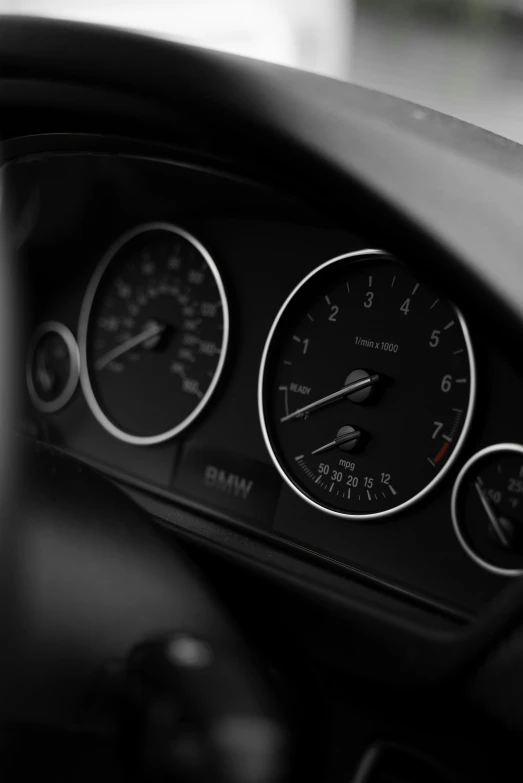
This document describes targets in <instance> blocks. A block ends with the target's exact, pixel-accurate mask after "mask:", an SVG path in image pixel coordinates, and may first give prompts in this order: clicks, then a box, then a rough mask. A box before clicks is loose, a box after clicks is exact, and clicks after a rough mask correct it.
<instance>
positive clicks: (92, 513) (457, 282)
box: [0, 18, 523, 783]
mask: <svg viewBox="0 0 523 783" xmlns="http://www.w3.org/2000/svg"><path fill="white" fill-rule="evenodd" d="M0 66H1V69H2V74H3V79H4V82H3V83H2V84H0V98H2V100H3V102H4V105H10V102H11V105H14V104H16V103H18V104H20V103H23V101H24V100H26V96H27V95H30V94H31V95H32V96H33V98H31V102H32V106H33V109H32V110H33V111H34V106H35V99H34V95H35V93H34V89H35V85H36V87H38V85H39V81H40V82H41V85H40V88H41V90H42V91H41V93H40V94H39V100H40V103H41V104H45V101H46V100H47V99H49V100H51V96H52V90H50V92H49V94H48V95H47V94H46V92H45V91H46V90H47V89H48V86H49V85H52V84H53V82H54V83H61V84H65V83H67V84H68V85H69V89H70V99H71V102H72V104H74V101H75V94H74V88H75V86H77V87H78V89H79V91H80V92H81V94H82V96H85V95H87V94H88V90H89V89H91V88H92V89H94V88H96V89H101V88H103V89H104V90H105V91H106V94H107V100H108V102H110V100H111V96H112V97H113V98H114V96H116V95H118V93H119V92H120V93H121V94H125V95H126V96H127V97H129V96H130V98H131V99H132V100H133V101H135V102H136V103H137V105H138V104H140V102H142V103H141V104H140V105H142V107H143V109H144V111H145V110H146V108H147V106H149V109H150V116H149V120H150V122H151V123H152V124H155V126H156V127H157V128H160V127H161V129H162V130H161V131H159V132H163V133H164V135H168V133H170V132H171V130H172V128H173V127H177V126H181V130H180V127H178V130H179V132H180V138H182V139H183V138H184V134H185V136H186V138H187V140H189V139H191V140H192V142H193V144H195V145H200V146H201V147H202V148H205V149H206V151H207V154H209V155H212V154H213V152H214V151H216V150H218V149H220V151H221V153H222V154H223V153H224V151H225V153H227V154H229V155H230V156H231V157H234V160H235V161H237V162H238V164H240V163H242V164H244V165H246V166H249V167H251V168H253V160H254V161H256V159H257V158H261V159H263V161H264V163H266V164H267V172H270V176H271V177H272V179H273V181H274V182H279V184H280V185H281V186H282V187H286V188H289V187H290V183H292V182H293V183H294V188H295V189H296V188H297V183H298V182H299V183H300V187H302V188H303V193H305V194H306V195H307V198H309V199H310V200H311V202H316V203H319V202H321V201H323V202H327V203H329V206H331V207H332V212H333V214H338V215H339V214H342V212H343V210H344V209H345V203H346V202H345V200H344V199H345V195H346V194H347V193H349V194H352V193H354V192H355V190H356V192H358V193H359V194H360V198H359V199H358V203H354V199H353V200H352V202H351V203H352V204H353V205H354V211H355V213H356V214H357V215H358V219H360V222H361V225H362V227H368V226H369V225H371V223H374V222H375V221H376V220H377V219H379V220H380V221H381V225H382V233H383V236H384V239H385V241H386V243H387V245H388V246H390V247H391V248H393V249H394V250H396V251H397V252H398V253H399V254H403V255H407V256H408V254H409V242H410V241H411V240H412V239H413V238H415V240H416V244H417V247H422V248H424V250H425V254H424V260H425V261H426V262H427V263H432V264H433V265H434V277H435V279H437V278H438V276H440V277H445V276H447V278H448V277H449V276H451V277H452V279H453V280H454V287H455V289H456V291H461V292H465V291H472V292H473V294H474V296H475V297H476V299H477V301H478V303H480V304H483V305H485V306H488V308H489V313H490V314H491V318H492V328H493V330H497V331H498V332H499V333H500V334H504V335H509V336H510V337H509V340H508V342H507V340H505V344H506V345H508V346H510V345H514V344H519V341H520V340H521V337H522V334H523V294H522V289H521V285H520V283H519V275H520V271H519V270H520V266H519V253H520V247H521V244H518V239H520V238H521V237H519V233H521V229H519V233H518V230H517V229H516V228H515V226H516V224H518V223H519V222H520V219H519V209H520V206H519V205H520V204H521V203H522V200H523V199H521V198H520V196H522V195H523V186H522V185H521V184H520V183H519V182H517V183H516V182H515V181H514V180H513V179H511V178H510V177H509V176H508V175H507V174H506V172H505V171H504V163H502V165H500V166H499V167H498V169H497V171H496V172H494V173H493V172H492V168H491V165H490V162H489V161H488V160H486V159H485V157H484V156H482V155H481V154H477V155H475V154H474V151H472V155H471V156H470V157H466V156H465V157H464V158H463V159H461V158H459V159H458V156H457V153H458V151H459V150H460V149H462V147H463V146H464V145H465V142H464V141H463V139H462V137H460V134H459V133H457V134H455V135H454V136H453V138H452V141H451V142H450V144H448V145H447V147H445V146H444V144H443V142H442V137H444V136H445V133H449V131H448V128H449V125H445V123H444V122H443V121H438V120H437V118H436V119H435V121H434V124H433V125H432V126H431V128H432V130H431V133H432V137H431V138H429V139H428V140H427V138H425V137H422V136H420V135H419V131H418V127H417V123H418V124H419V122H420V120H419V118H418V119H416V118H415V117H414V115H413V114H412V110H411V108H409V105H408V104H402V103H400V104H393V105H392V106H391V104H390V102H388V100H387V99H386V98H385V97H384V96H377V95H372V94H368V93H366V92H365V91H362V90H358V89H357V88H353V87H348V86H344V85H342V84H338V83H334V82H332V83H331V82H324V81H323V80H322V79H320V78H319V77H315V76H312V75H305V74H297V73H294V72H292V71H290V70H288V69H284V68H278V67H277V66H270V65H263V64H261V63H255V62H252V61H248V60H242V59H241V58H234V57H228V56H225V55H218V54H213V53H209V52H204V51H199V50H197V49H192V48H190V47H184V46H181V45H173V44H168V43H164V42H161V41H156V40H152V39H148V38H146V37H142V36H138V35H134V34H130V33H124V32H119V31H114V30H113V31H110V30H105V29H101V28H96V27H91V26H88V25H74V24H67V23H56V22H44V21H36V20H23V19H17V18H11V19H5V20H3V22H2V28H1V31H0ZM171 77H176V78H174V79H173V78H171ZM10 82H11V88H12V85H13V84H17V85H18V86H19V89H20V86H21V87H22V88H23V90H25V91H26V93H24V94H22V93H21V92H20V91H19V92H18V93H17V94H16V95H14V93H13V91H12V89H11V92H9V90H10ZM44 82H45V86H42V85H44ZM31 91H33V92H31ZM6 96H7V97H6ZM37 102H38V101H36V103H37ZM148 102H149V103H148ZM78 111H79V113H80V111H81V109H80V108H79V109H78ZM82 111H83V112H84V113H83V115H82V116H83V117H84V116H85V111H86V109H85V106H84V107H83V109H82ZM391 113H392V115H393V116H392V122H391ZM187 118H190V121H188V120H187ZM6 125H7V127H9V118H7V120H6ZM39 127H44V129H45V118H43V117H41V116H37V115H36V114H35V130H37V129H39ZM192 133H198V134H199V135H198V137H197V138H195V137H194V136H192V135H191V134H192ZM438 134H439V135H438ZM469 138H470V137H469ZM472 138H475V137H472ZM438 145H440V146H439V147H438ZM506 154H507V153H506V152H502V151H499V157H500V158H501V159H503V160H504V157H503V156H505V155H506ZM489 167H490V168H489ZM254 168H256V166H255V165H254ZM457 170H459V171H457ZM428 174H430V177H431V178H432V179H430V180H429V181H430V182H431V185H430V186H429V187H427V185H426V183H427V175H428ZM267 176H269V173H267ZM446 176H447V177H450V176H452V182H453V183H454V184H453V200H452V201H451V202H449V200H448V187H449V186H448V183H445V177H446ZM487 182H488V186H489V188H490V189H491V192H492V194H493V195H492V199H494V198H496V199H497V200H498V201H497V208H496V209H495V210H494V211H493V214H490V215H489V220H488V221H487V220H486V219H485V221H483V220H482V217H485V218H486V213H487V210H486V205H484V204H483V203H478V200H477V199H476V200H475V202H474V205H475V210H472V209H470V203H471V202H470V199H471V198H472V197H473V194H474V193H477V189H478V187H480V186H482V185H484V184H485V183H487ZM445 194H447V198H446V195H445ZM490 206H492V200H491V202H490ZM457 207H459V208H460V209H461V212H459V209H458V208H457ZM458 212H459V219H458ZM491 212H492V210H491ZM516 213H517V215H516ZM516 217H517V219H516ZM487 226H488V227H487ZM4 228H7V229H8V226H4ZM500 244H502V246H503V251H504V252H503V254H502V259H503V260H502V261H500V262H499V264H498V265H497V267H496V269H493V268H492V264H491V258H492V250H493V248H494V247H496V249H497V250H499V247H500ZM6 247H7V248H8V239H7V240H6V241H5V242H4V252H3V255H4V258H3V263H2V264H1V265H0V274H1V276H2V280H1V283H2V284H1V285H0V297H2V302H0V318H1V319H4V321H5V322H3V323H1V324H0V340H1V342H0V361H1V366H2V368H3V377H4V379H7V378H10V377H12V376H14V375H15V374H16V373H13V369H12V368H13V367H16V365H15V362H14V352H13V340H12V336H13V335H14V334H16V333H17V332H18V331H19V326H18V321H17V319H18V318H19V313H17V312H15V311H14V309H13V308H12V307H10V306H9V304H10V303H12V301H14V300H15V299H14V297H13V296H12V295H11V293H10V292H12V290H13V281H12V280H11V279H10V261H9V258H8V256H9V252H8V251H7V250H6V249H5V248H6ZM497 258H498V259H499V258H500V254H499V252H498V254H497ZM436 262H437V264H438V267H437V268H436V266H435V265H436ZM2 395H3V396H2V399H1V400H0V416H1V422H0V423H1V425H2V429H1V432H2V433H4V434H3V436H2V437H1V438H0V443H1V446H2V448H3V453H2V455H1V456H2V458H1V459H0V467H1V469H2V475H1V476H0V479H1V480H2V490H3V491H2V498H3V508H4V509H5V513H4V514H3V520H2V525H3V529H2V546H1V548H0V557H1V568H0V573H1V575H2V577H1V578H2V585H3V593H2V595H3V597H4V600H3V602H2V617H1V622H2V629H3V636H4V640H8V643H6V644H4V645H3V647H2V659H1V665H0V676H1V678H2V683H1V694H2V696H1V700H0V701H1V703H0V711H1V712H2V714H3V716H4V719H5V720H6V721H9V723H10V724H11V725H12V724H13V723H14V724H17V725H21V724H23V725H25V726H28V725H29V726H36V727H39V728H40V729H41V728H42V727H45V729H46V730H47V731H60V732H63V731H66V732H68V733H69V734H70V735H71V734H74V735H75V736H77V735H87V736H89V737H91V738H95V739H97V740H100V739H103V740H109V739H110V740H111V741H112V742H113V743H114V742H115V741H116V740H117V741H118V743H120V744H119V746H118V747H120V748H121V747H124V748H125V753H124V754H123V758H125V760H126V764H127V766H126V767H125V770H126V774H131V773H132V774H133V775H137V774H138V773H139V772H140V773H141V772H144V774H147V775H150V774H152V772H151V770H154V772H156V773H157V774H159V775H167V774H171V773H174V772H176V773H178V774H179V775H180V774H181V775H185V776H186V777H188V778H193V779H201V780H206V779H212V780H218V781H219V780H224V781H225V780H227V781H232V782H233V783H234V782H235V781H238V783H242V782H243V781H252V783H258V782H259V783H265V781H275V780H278V779H279V778H280V777H281V776H282V775H283V774H284V771H285V747H286V741H285V732H284V729H283V727H282V723H281V720H280V719H279V717H278V716H277V712H276V710H275V707H274V703H273V700H272V698H271V697H270V695H269V692H268V689H267V686H266V683H265V682H264V678H263V676H262V675H261V673H260V668H259V666H258V664H257V663H256V662H255V661H254V659H253V656H252V655H251V653H250V652H249V651H248V650H247V649H246V647H245V644H244V642H243V641H242V638H241V634H240V633H239V632H238V630H237V629H236V628H235V627H234V624H233V623H232V622H231V620H230V618H229V617H228V616H227V613H226V611H225V609H224V608H223V607H222V606H220V605H219V602H218V601H217V600H216V599H215V598H214V596H213V595H212V594H211V592H210V591H209V589H208V588H207V587H206V586H205V584H204V580H203V578H202V576H201V575H200V574H199V573H198V572H197V570H196V569H195V567H194V565H192V564H191V563H189V562H188V561H187V560H186V558H185V557H184V556H183V555H182V553H181V552H180V551H179V550H178V549H177V548H176V547H175V545H174V544H173V542H172V539H171V538H170V537H167V536H166V535H164V534H163V533H162V532H161V531H159V530H157V529H155V528H153V527H152V526H151V525H150V523H149V522H148V520H147V519H146V518H145V517H144V516H143V515H142V514H141V512H140V511H139V510H138V508H137V507H136V506H135V505H134V504H133V503H132V502H131V501H130V500H129V499H128V498H127V497H126V496H124V495H123V493H121V492H120V491H119V490H118V489H117V488H115V487H114V486H113V485H112V484H110V483H109V482H108V481H107V480H105V479H103V478H101V477H100V476H98V475H97V474H95V473H94V472H93V471H91V470H89V469H87V468H86V467H85V466H83V465H81V464H79V463H76V462H74V461H73V460H71V459H68V458H65V457H64V456H62V455H60V454H58V453H56V452H55V451H53V450H52V449H50V448H48V447H44V446H41V445H39V446H34V445H31V444H22V445H21V446H20V444H18V446H19V449H18V450H19V451H20V453H21V458H20V460H19V462H18V463H13V461H12V460H11V459H10V455H11V454H12V453H13V451H12V450H13V439H12V438H11V437H9V436H8V435H7V434H5V433H8V430H9V422H10V421H12V420H13V419H14V418H15V412H14V398H15V396H16V395H15V394H14V393H13V390H12V389H9V388H8V387H7V386H6V384H5V383H4V385H3V386H2ZM8 457H9V458H8ZM13 464H15V466H16V467H17V473H18V482H17V485H18V494H17V495H16V497H15V498H12V497H9V495H10V494H11V493H10V492H9V491H8V490H11V489H12V486H13V480H12V478H13V477H12V472H13V470H12V466H13ZM522 605H523V589H522V586H521V584H519V583H517V582H516V583H514V585H513V587H512V588H511V589H510V590H508V591H506V592H505V593H504V595H503V596H502V597H501V598H500V599H499V601H498V603H497V604H496V606H493V607H491V608H489V609H488V610H487V611H485V612H484V614H483V615H482V616H481V618H479V619H478V621H477V623H476V624H475V625H474V627H473V628H472V629H471V630H470V631H467V633H463V634H462V635H461V637H460V639H459V643H455V644H453V645H452V646H451V645H449V647H448V650H447V651H446V655H445V656H444V659H442V660H441V661H440V668H439V670H438V673H437V677H439V678H440V679H441V680H444V679H445V680H447V681H448V680H451V679H452V678H454V679H455V680H456V681H457V680H458V678H461V679H460V681H466V682H467V683H469V686H470V687H472V688H473V689H474V691H475V693H476V696H477V698H480V699H481V700H482V701H483V703H484V705H486V706H487V708H488V709H490V710H491V711H492V712H493V713H494V714H496V715H497V717H498V719H500V720H503V721H505V722H507V723H508V724H509V725H511V726H514V725H515V726H517V727H518V728H519V727H522V726H523V713H522V711H521V707H520V704H521V700H520V699H519V698H518V699H511V700H508V699H505V698H504V695H505V694H506V692H507V691H506V690H505V689H506V688H507V687H508V683H509V682H516V684H517V686H518V690H517V693H518V694H519V693H520V690H519V687H520V682H521V676H522V675H521V672H522V671H523V669H522V667H521V666H520V665H519V664H518V658H519V651H520V649H521V645H522V644H523V642H522V639H523V631H522V629H521V627H520V625H519V623H518V614H519V613H520V611H521V607H522ZM427 676H428V675H427ZM432 676H433V677H434V678H436V675H435V674H434V672H432ZM471 684H472V685H471ZM502 694H503V697H502ZM122 743H123V744H122ZM148 779H151V778H150V777H149V778H148Z"/></svg>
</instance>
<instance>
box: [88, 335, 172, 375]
mask: <svg viewBox="0 0 523 783" xmlns="http://www.w3.org/2000/svg"><path fill="white" fill-rule="evenodd" d="M164 330H165V324H159V323H154V324H151V325H150V326H149V327H148V328H147V329H144V330H143V332H140V334H137V335H135V336H134V337H130V338H129V339H128V340H126V341H125V342H123V343H121V344H120V345H117V346H116V348H111V350H110V351H107V353H104V355H103V356H100V358H99V359H97V360H96V362H95V364H94V367H95V369H96V370H103V368H104V367H106V366H107V365H108V364H110V363H111V362H112V361H113V360H114V359H118V357H119V356H123V354H124V353H127V351H131V350H132V349H133V348H136V346H137V345H141V344H142V343H145V342H146V341H147V340H150V339H151V337H156V335H157V334H161V333H162V332H163V331H164Z"/></svg>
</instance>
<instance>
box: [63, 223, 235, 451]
mask: <svg viewBox="0 0 523 783" xmlns="http://www.w3.org/2000/svg"><path fill="white" fill-rule="evenodd" d="M78 331H79V343H80V355H81V359H82V368H81V376H80V377H81V383H82V388H83V390H84V394H85V397H86V399H87V402H88V404H89V406H90V408H91V410H92V412H93V413H94V415H95V416H96V418H97V419H98V421H99V422H100V423H101V424H102V425H103V426H104V427H105V429H106V430H107V431H108V432H110V433H111V434H112V435H114V436H115V437H116V438H119V439H120V440H123V441H126V442H127V443H133V444H137V445H150V444H154V443H161V442H163V441H165V440H168V439H169V438H172V437H174V436H175V435H177V434H178V433H180V432H181V431H182V430H184V429H185V428H186V427H188V426H189V424H191V422H193V421H194V420H195V419H196V417H197V416H198V415H199V414H200V413H201V412H202V410H203V409H204V407H205V406H206V405H207V403H208V401H209V399H210V397H211V395H212V393H213V391H214V389H215V387H216V384H217V383H218V379H219V377H220V374H221V372H222V369H223V365H224V361H225V354H226V350H227V343H228V336H229V311H228V306H227V299H226V296H225V290H224V287H223V283H222V280H221V277H220V273H219V271H218V268H217V267H216V264H215V263H214V261H213V259H212V258H211V256H210V255H209V253H208V252H207V250H206V249H205V248H204V247H203V245H202V244H201V243H200V242H199V241H198V240H197V239H196V238H195V237H194V236H192V235H191V234H190V233H189V232H188V231H185V230H184V229H181V228H178V227H177V226H173V225H171V224H170V223H148V224H146V225H142V226H139V227H138V228H135V229H133V230H132V231H128V232H127V233H126V234H124V235H123V236H122V237H120V239H118V240H117V241H116V242H115V243H114V244H113V245H112V246H111V247H110V248H109V250H108V251H107V253H106V254H105V256H104V257H103V258H102V260H101V262H100V264H99V266H98V268H97V270H96V271H95V274H94V276H93V278H92V280H91V282H90V284H89V287H88V290H87V293H86V295H85V299H84V302H83V305H82V310H81V314H80V324H79V330H78Z"/></svg>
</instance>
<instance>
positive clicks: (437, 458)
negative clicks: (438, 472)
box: [434, 441, 449, 465]
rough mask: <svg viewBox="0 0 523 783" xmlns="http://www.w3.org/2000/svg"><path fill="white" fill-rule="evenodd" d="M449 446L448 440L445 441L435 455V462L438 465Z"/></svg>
mask: <svg viewBox="0 0 523 783" xmlns="http://www.w3.org/2000/svg"><path fill="white" fill-rule="evenodd" d="M448 447H449V443H448V441H445V443H444V444H443V446H442V447H441V448H440V450H439V451H438V453H437V454H436V456H435V457H434V464H435V465H437V464H438V462H439V461H440V460H441V459H442V458H443V457H444V456H445V454H446V452H447V449H448Z"/></svg>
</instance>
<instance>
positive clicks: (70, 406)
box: [6, 136, 523, 622]
mask: <svg viewBox="0 0 523 783" xmlns="http://www.w3.org/2000/svg"><path fill="white" fill-rule="evenodd" d="M71 139H73V142H74V143H73V144H72V145H71V143H69V144H68V145H65V142H64V137H62V138H59V137H56V138H55V139H52V140H50V141H49V149H48V150H46V151H45V152H41V151H40V152H35V151H33V150H31V143H34V142H31V140H30V139H29V140H27V141H26V143H25V147H24V149H23V150H22V151H19V152H18V153H17V154H16V155H13V156H12V158H11V160H10V161H9V162H8V164H7V166H6V175H7V179H8V186H9V189H10V194H11V202H12V203H13V204H14V212H13V216H12V220H13V223H14V226H15V229H16V230H15V236H16V238H17V244H18V247H17V255H18V257H19V264H20V269H21V277H22V280H23V287H24V292H28V299H27V302H26V305H27V310H26V322H27V333H26V335H25V336H24V356H25V363H24V373H22V374H23V375H24V376H25V378H24V380H25V395H24V396H25V398H26V399H25V406H24V414H23V429H24V431H25V432H26V433H27V434H29V436H30V437H36V438H38V439H40V440H43V441H46V442H49V443H51V444H52V445H54V446H56V447H58V448H59V449H61V450H63V451H64V452H66V453H69V454H71V455H74V456H75V457H77V458H79V459H81V460H84V461H85V462H86V463H87V464H90V465H92V466H94V467H96V468H97V469H98V470H100V471H102V472H103V473H105V474H106V475H107V476H109V477H110V478H112V479H114V480H115V481H118V482H119V483H121V484H123V485H125V486H127V487H129V488H133V490H134V491H136V492H137V493H139V495H140V497H141V499H142V502H143V504H144V505H145V506H146V507H147V504H148V503H150V502H151V499H154V501H155V506H154V508H155V514H156V515H157V516H159V517H163V518H164V520H166V521H168V520H169V509H170V508H172V507H175V506H176V507H186V508H188V509H194V510H196V511H198V512H200V513H202V514H203V515H204V516H207V517H208V518H210V519H214V520H216V521H217V522H218V523H219V524H220V525H223V526H224V527H226V528H227V529H231V530H234V529H238V530H242V531H243V532H244V533H246V534H247V535H249V536H252V537H253V539H254V538H256V539H258V540H266V541H268V542H271V543H272V544H274V545H276V546H277V547H282V548H284V549H286V550H289V551H292V552H293V553H294V554H295V555H296V556H297V557H298V558H303V559H304V560H309V561H313V562H315V563H317V564H319V565H320V566H321V567H323V568H325V569H328V570H335V571H337V572H338V573H339V574H341V575H344V574H345V575H346V576H347V577H350V578H352V579H357V580H361V581H363V582H367V583H370V584H372V585H373V586H375V587H378V588H379V589H380V590H383V591H386V592H390V593H393V594H394V595H395V596H396V597H398V598H399V599H401V600H404V601H407V602H410V603H415V604H416V605H417V606H419V607H422V608H424V609H426V610H427V611H429V612H433V613H436V614H439V615H444V616H446V617H448V618H452V619H454V620H457V621H459V622H466V621H467V620H468V619H469V618H471V617H472V616H474V615H475V614H477V613H478V612H479V611H480V610H481V608H482V607H483V606H485V605H486V604H487V603H488V602H490V601H491V600H492V599H493V598H494V597H495V596H496V595H497V594H498V593H499V592H500V590H502V588H503V587H504V586H505V585H506V584H507V583H508V581H509V580H510V578H511V577H513V576H515V575H517V574H519V573H521V572H522V571H523V554H522V553H523V548H522V542H521V541H520V537H519V532H518V531H519V525H520V522H519V520H520V519H521V515H522V514H523V510H522V509H523V447H522V446H521V445H519V444H523V424H522V423H521V420H520V419H518V417H517V416H516V412H517V411H518V409H519V407H520V401H521V399H522V398H523V383H522V381H521V379H520V377H519V376H518V375H517V373H516V372H515V370H514V368H513V367H512V366H511V364H510V362H509V361H508V360H507V358H506V356H505V354H504V353H503V352H502V351H501V350H499V346H497V345H496V344H495V343H494V342H493V341H492V339H491V337H490V336H489V330H488V314H486V313H484V312H480V311H478V309H477V306H473V305H472V303H471V302H468V301H467V300H466V298H463V297H461V298H460V299H459V301H457V300H456V301H455V300H454V296H453V292H452V291H451V290H442V288H441V284H440V282H439V281H435V280H433V279H432V277H431V275H430V273H429V272H428V269H427V270H424V267H423V262H422V260H420V259H417V261H418V263H417V265H416V267H415V268H414V266H413V264H412V259H409V258H401V259H400V258H395V257H393V256H392V255H391V254H390V252H388V250H387V248H386V247H383V246H382V245H383V242H382V237H381V236H380V227H379V225H376V226H375V230H374V232H373V234H372V235H371V234H369V231H368V229H367V230H366V231H365V232H363V231H362V230H361V227H360V226H358V224H357V221H356V220H355V219H354V218H352V217H351V208H350V204H349V205H348V208H347V219H346V221H345V222H344V223H343V225H341V224H340V222H339V221H333V219H332V218H330V217H329V216H328V215H324V214H322V213H321V211H319V210H318V209H314V210H312V209H311V208H310V207H309V206H308V205H307V204H303V203H300V202H299V201H298V200H296V198H295V197H290V196H289V195H287V194H286V193H284V192H280V191H276V190H274V189H273V188H269V187H267V186H265V185H264V184H263V183H261V182H258V181H254V180H249V179H246V178H244V177H242V176H238V175H237V174H236V173H233V172H231V171H228V170H227V167H226V166H223V165H222V166H220V165H216V166H211V165H209V164H205V165H203V164H201V163H199V162H195V161H194V160H191V159H189V157H184V156H183V155H180V156H178V157H176V158H160V157H158V156H154V155H153V154H151V155H147V154H145V153H144V152H143V150H142V151H140V152H139V153H138V152H135V153H133V152H132V151H129V150H128V149H127V150H126V151H123V150H119V149H118V148H117V146H116V147H115V144H114V142H111V141H110V140H108V139H106V140H104V139H98V140H97V141H96V143H95V142H93V141H92V140H91V141H89V140H86V139H82V137H80V136H78V137H76V138H75V137H71ZM71 139H69V142H70V140H71ZM65 146H67V149H65ZM39 147H40V148H41V144H40V145H39ZM420 270H421V273H420Z"/></svg>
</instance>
